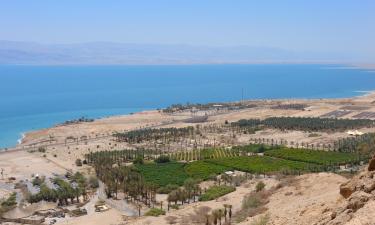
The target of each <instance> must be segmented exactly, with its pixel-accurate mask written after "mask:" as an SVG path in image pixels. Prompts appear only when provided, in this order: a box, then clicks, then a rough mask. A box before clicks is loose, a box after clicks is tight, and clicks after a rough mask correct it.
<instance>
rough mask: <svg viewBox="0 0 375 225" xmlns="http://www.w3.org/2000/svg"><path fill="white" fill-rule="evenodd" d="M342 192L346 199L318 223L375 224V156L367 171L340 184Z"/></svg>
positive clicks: (328, 224)
mask: <svg viewBox="0 0 375 225" xmlns="http://www.w3.org/2000/svg"><path fill="white" fill-rule="evenodd" d="M340 194H341V195H342V196H343V197H344V198H345V201H343V202H342V204H340V205H339V206H338V207H337V208H336V209H334V210H333V211H332V213H331V215H330V217H329V218H325V219H324V220H323V221H321V222H320V223H318V224H322V225H323V224H324V225H339V224H348V225H349V224H350V225H354V224H361V225H364V224H366V225H367V224H368V225H373V224H375V156H374V157H373V158H372V159H371V160H370V163H369V166H368V168H367V169H366V170H365V171H363V172H361V173H360V174H359V175H357V176H355V177H354V178H353V179H351V180H349V181H347V182H345V183H343V184H342V185H341V186H340Z"/></svg>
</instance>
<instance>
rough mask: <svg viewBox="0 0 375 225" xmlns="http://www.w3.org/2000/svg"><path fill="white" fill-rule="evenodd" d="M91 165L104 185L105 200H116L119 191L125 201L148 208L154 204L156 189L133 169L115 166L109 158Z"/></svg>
mask: <svg viewBox="0 0 375 225" xmlns="http://www.w3.org/2000/svg"><path fill="white" fill-rule="evenodd" d="M92 165H93V167H94V169H95V172H96V174H97V177H98V178H99V180H101V181H102V182H103V183H104V185H105V188H104V191H105V194H106V195H107V198H117V197H118V192H120V191H121V192H122V193H123V194H124V198H125V199H126V200H129V201H132V202H135V203H143V204H145V205H147V206H149V207H151V204H152V203H155V196H156V190H157V187H156V186H155V185H153V184H150V183H147V182H146V181H145V179H144V178H143V176H142V175H141V174H140V173H139V172H138V171H137V170H136V169H135V168H133V167H130V166H123V165H118V164H115V163H114V161H113V160H112V159H111V158H109V157H107V158H106V157H103V158H101V160H97V161H94V162H93V164H92Z"/></svg>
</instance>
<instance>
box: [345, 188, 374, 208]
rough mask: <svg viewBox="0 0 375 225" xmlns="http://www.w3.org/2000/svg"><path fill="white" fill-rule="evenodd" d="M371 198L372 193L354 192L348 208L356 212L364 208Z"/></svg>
mask: <svg viewBox="0 0 375 225" xmlns="http://www.w3.org/2000/svg"><path fill="white" fill-rule="evenodd" d="M370 198H372V195H371V194H368V193H366V192H364V191H357V192H354V193H353V194H352V195H351V196H350V198H349V202H348V204H347V206H346V208H347V209H351V210H352V211H353V212H356V211H357V210H358V209H360V208H362V207H363V206H364V205H365V204H366V202H368V200H369V199H370Z"/></svg>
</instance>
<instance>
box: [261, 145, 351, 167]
mask: <svg viewBox="0 0 375 225" xmlns="http://www.w3.org/2000/svg"><path fill="white" fill-rule="evenodd" d="M264 154H265V155H267V156H272V157H276V158H282V159H288V160H293V161H300V162H307V163H315V164H320V165H329V164H335V163H338V164H343V163H346V162H350V161H352V162H354V161H357V160H358V157H357V155H356V154H352V153H341V152H332V151H317V150H306V149H289V148H283V149H277V150H270V151H266V152H265V153H264Z"/></svg>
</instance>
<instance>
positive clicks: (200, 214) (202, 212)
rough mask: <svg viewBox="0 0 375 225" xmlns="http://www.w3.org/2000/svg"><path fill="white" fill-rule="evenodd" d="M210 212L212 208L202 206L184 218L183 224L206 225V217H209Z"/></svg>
mask: <svg viewBox="0 0 375 225" xmlns="http://www.w3.org/2000/svg"><path fill="white" fill-rule="evenodd" d="M210 211H211V208H210V207H208V206H200V207H198V208H197V209H195V210H194V213H190V214H188V215H184V216H182V218H181V224H205V223H206V220H207V218H206V215H208V214H209V212H210Z"/></svg>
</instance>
